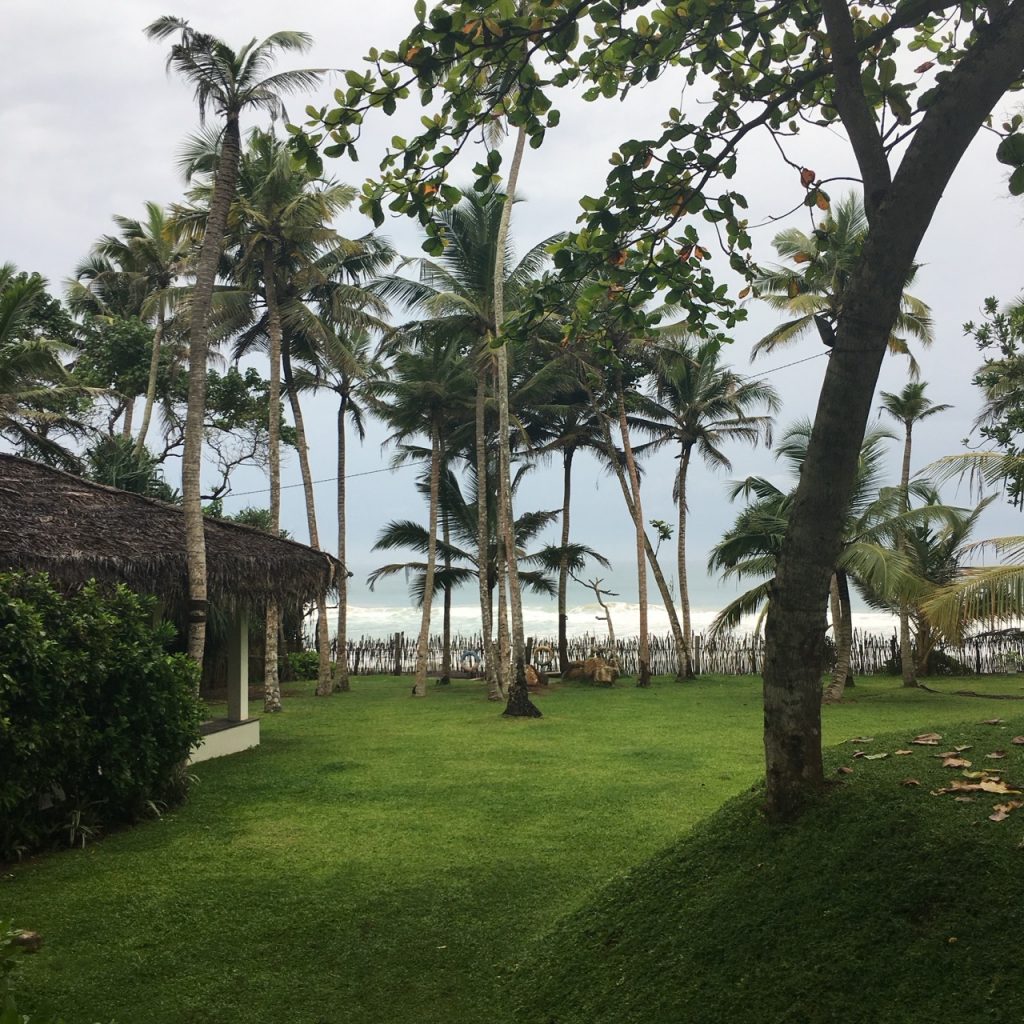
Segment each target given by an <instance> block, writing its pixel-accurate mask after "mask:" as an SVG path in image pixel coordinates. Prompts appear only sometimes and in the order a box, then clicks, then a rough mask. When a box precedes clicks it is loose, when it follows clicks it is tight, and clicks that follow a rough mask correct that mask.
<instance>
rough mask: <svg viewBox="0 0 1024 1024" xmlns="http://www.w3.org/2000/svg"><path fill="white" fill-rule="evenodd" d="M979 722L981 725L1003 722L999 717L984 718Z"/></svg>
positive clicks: (1000, 723)
mask: <svg viewBox="0 0 1024 1024" xmlns="http://www.w3.org/2000/svg"><path fill="white" fill-rule="evenodd" d="M981 724H982V725H1002V724H1003V720H1002V719H1001V718H986V719H985V720H984V721H983V722H982V723H981Z"/></svg>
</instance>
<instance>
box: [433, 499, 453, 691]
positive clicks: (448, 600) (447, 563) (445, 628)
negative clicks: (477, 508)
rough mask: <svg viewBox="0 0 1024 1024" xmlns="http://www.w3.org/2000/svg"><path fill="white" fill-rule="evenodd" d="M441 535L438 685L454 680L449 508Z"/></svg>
mask: <svg viewBox="0 0 1024 1024" xmlns="http://www.w3.org/2000/svg"><path fill="white" fill-rule="evenodd" d="M441 537H442V539H443V540H444V569H445V580H446V581H445V585H444V610H443V612H442V617H441V678H440V679H439V680H438V681H437V685H438V686H448V685H449V684H450V683H451V681H452V585H451V582H449V581H450V579H451V577H450V575H449V574H450V573H451V569H452V554H451V542H452V531H451V524H450V522H449V516H448V510H447V508H446V509H445V510H444V512H443V513H442V515H441Z"/></svg>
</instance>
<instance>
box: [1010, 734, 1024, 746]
mask: <svg viewBox="0 0 1024 1024" xmlns="http://www.w3.org/2000/svg"><path fill="white" fill-rule="evenodd" d="M1010 742H1011V743H1012V744H1013V745H1014V746H1015V747H1024V736H1014V737H1013V739H1012V740H1010Z"/></svg>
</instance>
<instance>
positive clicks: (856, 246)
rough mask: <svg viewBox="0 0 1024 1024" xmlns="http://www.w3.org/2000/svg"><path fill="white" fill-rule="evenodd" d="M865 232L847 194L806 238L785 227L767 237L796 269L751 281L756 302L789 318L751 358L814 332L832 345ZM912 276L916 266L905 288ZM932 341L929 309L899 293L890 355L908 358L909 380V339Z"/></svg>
mask: <svg viewBox="0 0 1024 1024" xmlns="http://www.w3.org/2000/svg"><path fill="white" fill-rule="evenodd" d="M867 231H868V222H867V217H866V216H865V214H864V206H863V204H862V202H861V200H860V197H859V196H858V195H856V193H853V192H851V193H849V194H848V195H846V196H844V197H843V198H842V199H840V200H839V201H838V202H837V203H835V204H834V206H833V207H832V209H831V210H830V212H829V215H828V217H827V218H826V219H825V220H824V222H823V223H822V224H821V226H820V227H818V228H816V229H815V230H814V231H813V232H812V233H811V234H806V233H805V232H803V231H800V230H798V229H797V228H788V229H787V230H785V231H781V232H779V234H777V235H776V236H775V237H774V238H773V239H772V245H773V246H774V247H775V251H776V252H777V253H778V254H779V256H781V257H783V258H784V259H789V260H792V262H793V263H794V264H796V267H795V268H791V267H786V266H773V267H769V268H767V269H765V270H764V271H762V272H761V273H760V274H759V275H758V276H757V277H756V278H755V279H754V282H753V284H752V286H751V287H752V291H753V294H754V297H755V298H758V299H761V300H762V301H763V302H766V303H767V304H768V305H769V306H771V307H772V308H773V309H776V310H779V312H781V313H783V314H786V315H787V316H789V317H790V319H787V320H786V321H785V322H784V323H782V324H780V325H779V326H778V327H776V328H775V329H774V330H773V331H770V332H769V333H768V334H766V335H765V336H764V337H763V338H762V339H761V340H760V341H759V342H758V343H757V344H756V345H755V346H754V348H753V349H752V351H751V353H750V357H751V359H754V358H756V357H757V356H758V355H760V354H761V353H763V352H772V351H774V350H775V349H776V348H779V347H780V346H782V345H788V344H790V343H791V342H794V341H797V340H798V339H800V338H802V337H803V336H804V335H805V334H808V333H810V332H812V331H813V330H814V329H815V328H816V329H817V331H818V333H819V334H820V335H821V339H822V341H824V342H825V344H826V345H831V344H832V332H833V329H834V327H835V324H836V322H837V320H838V318H839V314H840V313H841V311H842V307H843V298H844V294H845V291H846V287H847V282H848V281H849V279H850V275H851V273H852V272H853V270H854V268H855V267H856V266H857V265H858V263H859V261H860V252H861V249H862V247H863V245H864V239H865V238H866V237H867ZM916 272H917V267H916V265H915V266H914V267H913V268H911V272H910V274H909V275H908V277H907V280H906V281H905V282H904V287H905V288H909V287H910V286H911V285H912V284H913V282H914V276H915V274H916ZM933 338H934V334H933V331H932V317H931V310H930V309H929V308H928V306H926V305H925V304H924V303H923V302H922V301H921V300H920V299H916V298H914V296H912V295H910V294H908V293H907V292H904V293H903V299H902V303H901V306H900V312H899V316H898V317H897V318H896V323H895V324H894V325H893V333H892V334H891V335H890V337H889V351H890V352H891V353H892V354H894V355H903V356H906V357H907V359H908V360H909V362H910V375H911V376H912V377H917V375H918V365H917V361H916V360H915V359H914V356H913V354H912V352H911V350H910V343H909V340H910V339H914V340H915V341H917V342H919V343H920V344H922V345H930V344H931V343H932V340H933Z"/></svg>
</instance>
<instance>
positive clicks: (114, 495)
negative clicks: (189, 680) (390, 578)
mask: <svg viewBox="0 0 1024 1024" xmlns="http://www.w3.org/2000/svg"><path fill="white" fill-rule="evenodd" d="M206 565H207V585H208V589H209V599H210V602H211V604H216V605H222V606H224V605H232V606H233V605H237V604H240V605H242V606H245V607H253V608H255V607H258V606H260V605H262V604H263V603H264V602H265V601H266V599H267V598H268V597H273V598H276V599H277V600H278V601H281V602H289V603H299V602H301V601H310V600H313V599H314V598H315V597H317V596H318V595H320V594H324V593H326V592H327V591H328V590H330V589H332V588H333V586H334V580H335V574H336V573H337V572H340V571H341V567H340V563H339V562H338V561H337V559H335V558H332V557H331V556H330V555H328V554H325V553H324V552H322V551H315V550H314V549H313V548H309V547H306V545H304V544H297V543H295V542H294V541H290V540H282V539H281V538H278V537H271V536H270V535H269V534H266V533H263V532H262V531H261V530H256V529H253V528H252V527H248V526H240V525H239V524H237V523H225V522H221V521H220V520H216V519H208V520H207V522H206ZM11 569H23V570H30V571H36V572H47V573H49V574H50V576H51V577H52V578H53V579H54V580H56V581H58V582H59V583H61V584H63V585H71V586H73V585H76V584H79V583H83V582H85V581H86V580H88V579H90V578H92V577H95V578H96V579H98V580H104V581H110V582H123V583H126V584H127V585H128V586H129V587H131V588H132V589H133V590H136V591H139V592H140V593H145V594H155V595H156V596H157V597H159V598H161V599H162V600H164V601H166V602H167V603H168V604H171V603H174V604H177V603H178V602H180V601H182V600H183V599H184V598H185V597H186V596H187V594H188V577H187V575H186V569H185V520H184V515H183V513H182V510H181V509H180V508H178V507H177V506H176V505H168V504H166V503H165V502H162V501H156V500H154V499H153V498H144V497H142V496H141V495H139V494H130V493H129V492H127V491H121V490H118V489H117V488H115V487H107V486H105V485H103V484H97V483H92V482H91V481H89V480H83V479H82V478H81V477H77V476H72V475H71V474H70V473H65V472H62V471H61V470H59V469H51V468H50V467H49V466H43V465H41V464H40V463H37V462H29V461H28V460H26V459H20V458H16V457H15V456H13V455H4V454H2V453H0V571H2V570H11Z"/></svg>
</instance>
